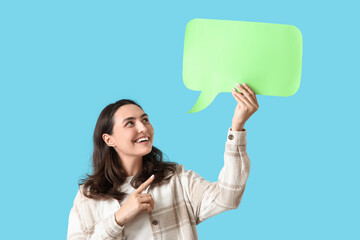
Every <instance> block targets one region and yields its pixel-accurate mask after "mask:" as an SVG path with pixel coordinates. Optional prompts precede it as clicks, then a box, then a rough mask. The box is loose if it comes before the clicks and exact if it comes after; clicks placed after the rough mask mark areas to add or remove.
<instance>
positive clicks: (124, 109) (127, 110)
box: [115, 104, 144, 120]
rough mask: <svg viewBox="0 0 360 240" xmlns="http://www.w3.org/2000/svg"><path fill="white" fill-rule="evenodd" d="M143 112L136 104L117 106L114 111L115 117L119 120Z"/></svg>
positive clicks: (139, 114) (139, 115) (136, 116)
mask: <svg viewBox="0 0 360 240" xmlns="http://www.w3.org/2000/svg"><path fill="white" fill-rule="evenodd" d="M143 114H144V111H143V110H142V109H141V108H139V107H138V106H136V105H135V104H126V105H124V106H121V107H119V108H118V109H117V110H116V112H115V117H116V118H119V120H122V119H125V118H129V117H135V118H138V117H141V116H142V115H143Z"/></svg>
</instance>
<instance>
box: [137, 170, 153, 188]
mask: <svg viewBox="0 0 360 240" xmlns="http://www.w3.org/2000/svg"><path fill="white" fill-rule="evenodd" d="M153 180H154V174H153V175H151V177H149V178H148V180H146V181H145V182H144V183H143V184H141V185H140V186H139V187H138V188H137V190H136V191H137V192H138V193H142V192H143V191H144V190H145V189H146V188H147V187H148V186H149V185H150V183H151V182H152V181H153Z"/></svg>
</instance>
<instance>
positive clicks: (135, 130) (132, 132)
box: [103, 104, 154, 159]
mask: <svg viewBox="0 0 360 240" xmlns="http://www.w3.org/2000/svg"><path fill="white" fill-rule="evenodd" d="M106 135H107V136H106ZM153 138H154V129H153V127H152V125H151V123H150V121H149V117H148V116H147V114H146V113H145V112H144V111H143V110H142V109H141V108H139V107H138V106H136V105H134V104H127V105H123V106H121V107H120V108H118V109H117V111H116V112H115V114H114V128H113V133H112V134H111V135H108V134H104V135H103V139H104V140H105V142H106V143H107V144H108V145H109V146H113V147H114V148H115V150H116V151H117V153H118V154H119V156H120V158H121V159H123V158H126V156H128V157H134V156H144V155H146V154H148V153H149V152H151V149H152V144H153Z"/></svg>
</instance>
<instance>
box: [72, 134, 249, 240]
mask: <svg viewBox="0 0 360 240" xmlns="http://www.w3.org/2000/svg"><path fill="white" fill-rule="evenodd" d="M176 169H177V170H176V173H175V174H169V175H168V176H167V178H165V179H164V181H163V183H160V184H154V185H150V186H149V187H148V188H147V189H146V190H145V191H144V192H148V193H151V195H152V197H153V199H154V208H153V209H152V211H150V212H149V213H148V214H149V219H150V223H151V227H152V234H153V238H154V239H155V240H157V239H169V240H176V239H184V240H190V239H198V236H197V231H196V225H197V224H199V223H201V222H202V221H204V220H206V219H208V218H210V217H212V216H214V215H217V214H219V213H221V212H224V211H227V210H230V209H236V208H238V206H239V204H240V201H241V198H242V195H243V193H244V189H245V185H246V181H247V178H248V176H249V172H250V160H249V157H248V154H247V152H246V130H244V131H231V129H229V130H228V137H227V140H226V144H225V153H224V166H223V168H222V169H221V171H220V174H219V178H218V181H217V182H209V181H207V180H205V179H203V178H202V177H201V176H200V175H199V174H197V173H195V172H194V171H192V170H188V171H186V170H185V169H184V167H183V166H182V165H177V168H176ZM81 192H82V189H81V188H80V190H79V191H78V193H77V195H76V197H75V200H74V206H73V207H72V209H71V211H70V216H69V225H68V236H67V239H68V240H76V239H125V236H124V234H123V230H124V228H125V229H126V224H125V225H124V226H123V227H121V226H119V225H117V224H116V222H115V216H114V213H115V212H116V211H117V210H118V209H119V208H120V204H119V202H118V201H117V200H115V199H108V200H93V199H89V198H86V197H85V196H84V195H83V194H82V193H81Z"/></svg>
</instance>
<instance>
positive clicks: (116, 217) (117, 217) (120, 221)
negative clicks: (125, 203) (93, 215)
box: [115, 210, 126, 227]
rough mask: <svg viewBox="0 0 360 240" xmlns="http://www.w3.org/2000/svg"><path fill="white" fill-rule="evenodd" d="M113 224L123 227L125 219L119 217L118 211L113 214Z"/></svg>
mask: <svg viewBox="0 0 360 240" xmlns="http://www.w3.org/2000/svg"><path fill="white" fill-rule="evenodd" d="M115 222H116V223H117V224H118V225H119V226H120V227H122V226H124V225H125V223H126V222H125V219H124V218H123V217H122V216H121V214H120V213H119V210H118V211H116V212H115Z"/></svg>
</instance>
